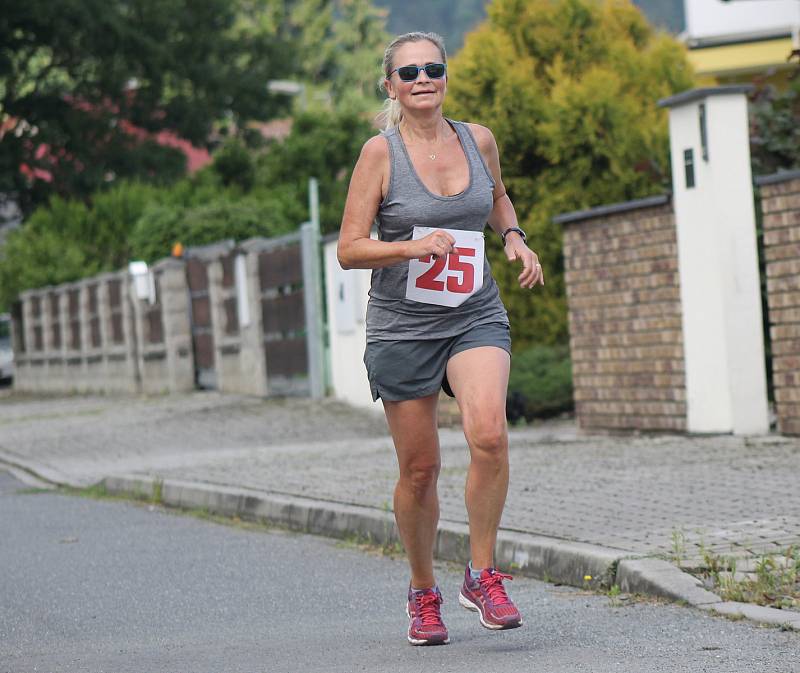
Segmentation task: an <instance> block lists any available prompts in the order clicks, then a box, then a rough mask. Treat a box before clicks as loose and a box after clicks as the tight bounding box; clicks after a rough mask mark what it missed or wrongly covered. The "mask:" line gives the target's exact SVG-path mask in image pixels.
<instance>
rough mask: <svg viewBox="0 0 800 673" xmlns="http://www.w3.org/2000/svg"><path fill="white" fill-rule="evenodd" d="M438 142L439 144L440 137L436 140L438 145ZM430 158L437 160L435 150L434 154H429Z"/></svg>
mask: <svg viewBox="0 0 800 673" xmlns="http://www.w3.org/2000/svg"><path fill="white" fill-rule="evenodd" d="M438 144H439V139H437V140H436V143H435V145H438ZM428 158H429V159H430V160H431V161H435V160H436V153H435V152H433V153H432V154H429V155H428Z"/></svg>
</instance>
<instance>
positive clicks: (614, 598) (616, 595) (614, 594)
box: [608, 584, 622, 608]
mask: <svg viewBox="0 0 800 673" xmlns="http://www.w3.org/2000/svg"><path fill="white" fill-rule="evenodd" d="M621 593H622V592H621V591H620V588H619V584H612V585H611V588H610V589H609V590H608V598H609V599H610V603H611V607H612V608H621V607H622V600H621V599H620V594H621Z"/></svg>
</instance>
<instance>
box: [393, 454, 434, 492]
mask: <svg viewBox="0 0 800 673" xmlns="http://www.w3.org/2000/svg"><path fill="white" fill-rule="evenodd" d="M440 468H441V464H440V463H439V462H438V461H415V462H412V463H409V464H408V465H404V466H403V467H401V469H400V481H401V483H403V484H404V485H405V486H406V487H407V488H408V489H410V490H411V491H412V492H413V493H414V494H416V495H424V494H425V493H427V492H428V490H429V489H431V488H433V487H435V486H436V482H437V480H438V479H439V470H440Z"/></svg>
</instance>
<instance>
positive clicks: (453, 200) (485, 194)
mask: <svg viewBox="0 0 800 673" xmlns="http://www.w3.org/2000/svg"><path fill="white" fill-rule="evenodd" d="M447 122H448V123H449V124H450V125H451V126H452V127H453V129H454V130H455V131H456V133H457V134H458V139H459V140H460V141H461V147H462V149H463V150H464V153H465V154H466V157H467V163H468V164H469V184H468V185H467V188H466V189H465V190H464V191H463V192H461V193H459V194H455V195H454V196H440V195H438V194H433V193H432V192H430V191H429V190H428V189H427V188H426V187H425V185H424V184H423V182H422V180H421V179H420V177H419V176H418V175H417V172H416V171H415V170H414V166H413V164H412V163H411V157H410V156H409V154H408V150H407V149H406V146H405V144H404V142H403V139H402V137H401V136H400V133H399V132H398V130H397V128H392V129H389V130H387V131H383V133H382V135H383V136H384V137H385V138H386V140H387V142H388V144H389V162H390V167H391V168H390V171H391V172H390V176H389V187H388V190H387V192H386V198H384V199H383V201H382V202H381V204H380V206H379V208H378V214H377V216H376V223H377V226H378V238H379V239H380V240H382V241H408V240H410V239H411V238H412V234H413V231H414V227H415V226H422V227H436V228H442V229H464V230H468V231H480V232H482V231H483V230H484V228H485V227H486V223H487V220H488V218H489V214H490V213H491V211H492V206H493V205H494V201H493V198H492V190H493V189H494V179H493V178H492V175H491V173H490V172H489V169H488V168H487V166H486V164H485V163H484V161H483V157H482V156H481V153H480V151H479V150H478V145H477V143H476V142H475V138H474V137H473V136H472V132H471V131H470V130H469V127H468V126H467V125H466V124H464V123H462V122H456V121H452V120H450V119H447ZM407 279H408V261H404V262H400V263H398V264H393V265H391V266H385V267H383V268H380V269H373V271H372V283H371V286H370V291H369V302H368V304H367V341H395V340H411V339H442V338H446V337H451V336H455V335H457V334H462V333H463V332H465V331H467V330H468V329H470V328H471V327H474V326H476V325H483V324H486V323H495V322H499V323H503V324H506V325H507V324H508V315H507V314H506V310H505V307H504V306H503V302H502V301H501V300H500V293H499V291H498V289H497V283H495V281H494V278H492V271H491V269H490V267H489V261H488V259H485V258H484V264H483V285H482V287H481V289H480V290H478V291H477V292H476V293H475V294H473V295H472V296H471V297H469V299H467V300H466V301H465V302H464V303H463V304H461V305H460V306H457V307H454V308H451V307H447V306H439V305H436V304H424V303H420V302H416V301H412V300H409V299H406V296H405V295H406V281H407Z"/></svg>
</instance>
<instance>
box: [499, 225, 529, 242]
mask: <svg viewBox="0 0 800 673" xmlns="http://www.w3.org/2000/svg"><path fill="white" fill-rule="evenodd" d="M512 231H516V232H517V233H518V234H519V235H520V236H522V242H523V243H525V241H527V240H528V237H527V236H526V235H525V232H524V231H522V229H520V228H519V227H509V228H508V229H506V230H505V231H504V232H503V233H502V234H500V238H502V239H503V247H505V246H506V236H508V234H510V233H511V232H512Z"/></svg>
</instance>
